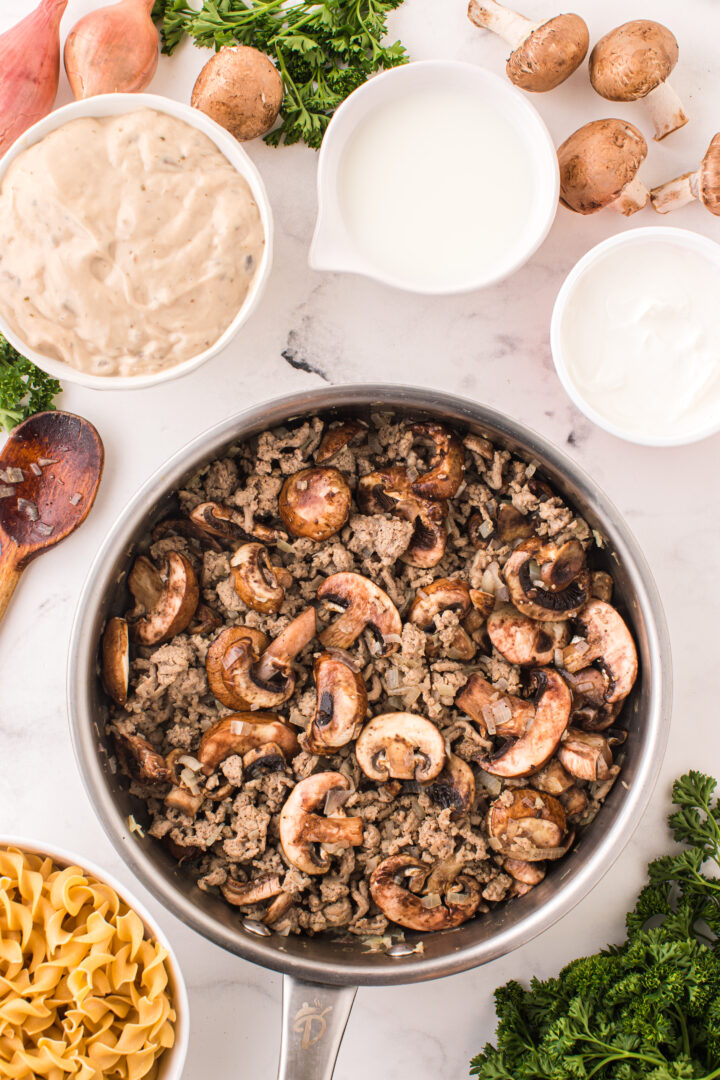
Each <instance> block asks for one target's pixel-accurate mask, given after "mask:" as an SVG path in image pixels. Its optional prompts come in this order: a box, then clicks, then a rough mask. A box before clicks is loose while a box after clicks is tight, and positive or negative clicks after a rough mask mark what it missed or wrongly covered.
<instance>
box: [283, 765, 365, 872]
mask: <svg viewBox="0 0 720 1080" xmlns="http://www.w3.org/2000/svg"><path fill="white" fill-rule="evenodd" d="M337 788H340V789H341V790H342V791H351V790H352V784H351V783H350V781H349V780H348V778H347V777H346V776H343V774H342V773H339V772H322V773H314V774H313V775H312V776H308V777H306V779H304V780H301V781H300V783H299V784H296V786H295V787H294V788H293V790H292V791H291V792H290V795H289V796H288V798H287V800H286V802H285V804H284V806H283V808H282V810H281V812H280V843H281V844H282V849H283V852H284V854H285V858H286V859H287V861H288V862H289V863H290V864H291V865H292V866H296V867H297V868H298V870H302V871H303V873H305V874H326V873H327V871H328V870H329V869H330V856H329V855H328V853H327V852H326V851H324V850H323V848H322V846H321V845H322V844H335V845H338V846H340V847H357V846H359V845H360V844H362V842H363V822H362V818H358V817H355V818H352V817H344V816H343V817H339V816H338V817H323V816H321V814H320V813H318V811H320V810H321V808H322V807H324V805H325V800H326V798H327V796H328V793H329V792H330V791H334V790H335V789H337Z"/></svg>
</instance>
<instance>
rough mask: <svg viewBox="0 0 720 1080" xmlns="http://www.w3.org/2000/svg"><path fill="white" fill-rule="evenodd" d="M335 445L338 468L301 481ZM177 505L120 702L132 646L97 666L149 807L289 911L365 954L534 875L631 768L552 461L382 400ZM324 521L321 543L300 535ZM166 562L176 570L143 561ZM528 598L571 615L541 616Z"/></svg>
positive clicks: (279, 443) (194, 861)
mask: <svg viewBox="0 0 720 1080" xmlns="http://www.w3.org/2000/svg"><path fill="white" fill-rule="evenodd" d="M428 435H430V436H432V439H433V440H434V444H433V446H435V447H440V448H441V449H444V450H445V451H447V452H446V453H444V454H443V455H442V456H441V457H440V459H439V460H436V457H437V455H435V450H434V449H433V446H430V447H428ZM318 467H320V468H322V469H323V470H325V471H324V472H323V474H322V482H321V483H313V482H312V475H309V474H308V473H307V472H304V473H303V474H302V477H301V479H300V481H298V480H297V476H298V474H299V473H300V472H301V470H308V469H310V470H316V469H317V468H318ZM306 481H308V482H307V483H306ZM343 485H346V486H347V488H348V489H349V491H350V492H351V495H352V500H351V504H350V507H349V511H348V507H347V504H346V502H345V499H344V498H340V499H339V500H337V499H336V498H335V497H334V494H333V493H335V494H337V492H342V491H343ZM403 485H405V487H404V488H403ZM400 490H404V495H403V499H404V502H403V503H402V504H399V503H398V504H396V503H395V502H393V499H396V497H397V493H398V491H400ZM318 493H320V494H321V495H322V499H321V504H320V505H318V502H317V498H318ZM418 493H421V495H422V499H424V500H425V502H424V503H423V502H422V499H420V495H419V494H418ZM413 498H415V499H418V500H419V502H418V506H416V508H415V509H416V510H418V513H419V514H420V516H421V518H422V519H423V520H424V531H423V529H420V530H418V528H417V527H416V520H417V519H415V520H407V518H408V517H410V518H413V517H414V511H413V513H408V511H407V509H406V508H407V505H408V503H409V502H410V501H411V500H412V499H413ZM325 499H327V502H325V503H323V501H322V500H325ZM378 499H379V500H380V502H381V505H380V506H379V507H378V506H376V505H375V503H377V501H378ZM445 499H446V501H443V500H445ZM178 504H179V509H178V511H177V512H176V513H175V514H174V515H173V516H172V517H170V518H169V519H168V520H166V521H162V522H161V523H160V524H159V525H157V526H156V527H155V529H154V531H153V533H152V535H151V536H150V537H148V540H147V545H144V550H146V551H147V554H148V556H149V559H150V563H146V562H143V561H142V560H136V563H135V568H136V569H134V570H133V575H132V581H131V586H132V589H133V591H134V593H135V595H136V597H138V598H139V599H140V601H141V603H140V605H139V606H138V607H137V609H135V610H130V611H127V612H125V614H126V615H127V618H128V622H129V625H130V635H131V639H132V638H134V639H135V641H136V643H135V644H134V645H133V646H132V648H131V658H130V677H129V689H128V693H127V698H126V700H125V699H124V691H123V689H122V686H121V687H120V692H118V686H119V685H120V684H122V683H123V680H124V669H123V655H122V649H121V648H115V649H114V660H113V659H112V658H111V659H110V660H108V658H107V657H106V661H105V682H106V685H107V686H108V688H109V689H110V690H111V692H112V694H113V696H114V697H115V699H116V703H115V704H113V705H111V709H110V714H109V718H108V721H107V728H108V732H109V734H110V736H111V742H113V743H114V746H115V748H116V753H117V757H118V762H119V766H120V768H121V770H122V771H123V772H124V773H125V774H126V776H127V777H128V778H129V784H130V790H131V793H132V795H133V796H135V797H136V801H135V802H134V805H135V807H136V809H135V812H134V817H135V820H136V821H137V822H138V823H139V825H138V826H137V827H140V828H143V829H145V830H147V832H148V833H149V834H150V835H151V836H152V837H155V838H157V840H158V841H159V842H161V843H162V844H164V845H165V846H166V847H167V848H168V849H169V850H170V852H171V853H172V855H173V856H174V857H175V858H176V859H178V860H180V861H181V863H182V866H183V868H184V871H185V872H186V873H188V874H190V875H191V876H192V877H193V878H194V879H195V880H196V882H197V885H198V887H199V888H200V889H201V890H204V891H210V892H214V893H219V894H220V895H222V896H224V897H225V899H226V900H227V902H228V903H230V904H232V905H233V906H234V907H236V908H237V909H238V910H239V912H240V913H241V914H242V915H244V916H248V917H250V918H253V919H255V920H264V921H265V923H266V925H269V926H271V927H272V929H273V930H274V931H275V932H278V933H281V934H288V933H309V934H314V933H319V932H322V931H333V932H336V933H337V932H342V933H350V934H354V935H359V936H361V937H363V938H364V939H365V940H366V942H369V943H370V945H371V947H373V948H384V947H387V946H388V945H390V944H391V942H392V939H393V935H395V936H397V934H402V933H403V932H404V929H420V930H428V931H430V930H435V929H442V928H444V927H448V926H454V925H458V924H459V923H460V922H462V921H465V920H466V919H467V918H469V917H472V916H473V915H482V913H484V912H487V911H489V910H490V909H491V908H492V907H493V906H495V905H496V904H498V903H500V902H501V901H504V900H505V899H509V898H511V897H515V896H519V895H522V894H523V893H525V892H527V891H528V890H529V889H531V888H533V887H534V886H535V885H536V884H538V883H539V882H540V881H542V879H543V877H544V876H545V872H546V869H547V868H551V867H552V865H553V860H556V859H559V858H561V857H562V856H563V854H564V853H565V852H566V851H567V850H568V849H569V848H570V847H571V846H572V845H573V843H574V842H575V839H576V837H577V835H578V830H579V829H582V828H583V827H584V826H586V825H588V824H589V823H590V822H591V821H592V820H593V818H594V817H595V815H596V813H597V812H598V810H599V808H600V806H601V804H602V802H603V800H604V798H605V796H606V795H607V793H608V791H609V790H610V788H611V787H612V784H613V783H614V781H615V779H616V777H617V775H618V773H619V772H620V763H621V761H622V747H621V744H622V741H623V739H624V734H625V733H624V732H623V731H622V729H621V726H622V716H621V709H622V706H623V703H624V701H625V699H626V698H627V695H628V693H629V691H630V688H631V687H632V682H633V680H634V678H635V675H636V673H637V667H636V655H635V647H634V644H633V641H632V638H631V637H630V634H629V632H628V630H627V627H626V626H625V624H624V622H623V620H622V618H621V616H620V615H619V614H618V613H617V612H616V611H615V609H614V608H613V607H612V606H611V602H610V603H609V602H608V601H611V592H612V580H611V578H610V576H609V575H608V574H607V573H605V572H603V571H599V570H591V569H590V568H591V567H593V566H595V565H597V564H599V563H600V562H601V561H602V556H601V554H600V551H599V547H601V546H602V544H603V541H602V538H601V537H600V536H599V535H598V534H596V533H593V531H592V530H591V529H590V528H589V527H588V525H587V523H586V522H585V521H584V520H583V519H582V518H581V517H579V516H577V515H576V513H575V512H574V510H573V509H572V507H571V506H569V505H568V504H567V503H566V502H565V501H564V500H563V499H562V498H561V497H560V496H558V495H557V494H556V493H555V492H554V491H553V490H551V488H550V487H549V486H548V483H547V481H546V480H545V478H544V477H542V476H541V474H540V472H539V471H538V469H537V468H536V466H535V465H534V464H533V463H532V462H531V463H529V464H528V462H526V461H523V460H521V459H519V458H517V457H515V456H513V455H511V454H510V453H509V452H508V451H506V450H503V449H501V448H499V447H497V446H494V445H493V444H492V443H491V442H490V441H489V440H487V439H484V438H481V437H479V436H476V435H467V436H465V437H464V439H462V441H461V439H460V437H459V436H456V435H454V434H452V433H451V432H450V431H448V430H446V429H442V428H439V427H435V428H433V427H430V428H420V429H417V430H413V429H412V427H411V426H410V425H409V424H408V423H407V422H406V421H396V420H395V419H394V418H393V416H392V415H391V414H382V415H375V416H368V417H367V419H366V421H364V422H362V423H361V422H358V421H352V422H351V424H350V425H345V426H339V427H338V426H337V423H336V422H331V423H330V424H328V423H327V422H325V421H323V420H322V419H321V418H319V417H315V418H313V419H311V420H309V421H307V422H298V423H296V424H291V425H289V426H288V427H287V428H277V429H275V430H272V431H266V432H264V433H262V434H260V435H259V436H257V437H255V438H253V439H251V440H250V441H248V442H246V443H243V444H241V445H240V446H238V447H237V448H236V449H235V450H234V451H233V452H231V453H230V454H229V455H228V456H227V457H225V458H222V459H220V460H216V461H214V462H212V464H210V465H208V466H205V467H204V468H202V469H201V470H200V471H199V472H198V473H197V475H196V476H194V477H193V478H192V479H191V480H190V482H189V483H188V484H187V486H186V487H185V488H184V489H183V490H181V491H180V492H178ZM401 505H402V506H403V507H405V509H400V506H401ZM338 506H339V510H338V509H337V507H338ZM330 519H334V522H335V528H336V530H337V531H336V532H335V533H334V534H333V535H331V536H329V537H328V538H326V539H324V540H321V541H319V542H318V541H316V540H314V539H312V537H311V536H304V537H297V536H294V535H292V534H291V533H289V532H288V531H287V528H288V527H291V528H292V529H293V530H295V531H299V530H301V529H302V530H305V531H308V530H310V531H312V530H313V529H314V530H316V531H325V530H326V529H327V527H328V525H329V523H330ZM313 522H314V524H313ZM343 522H344V523H343ZM438 538H439V539H438ZM436 542H437V546H433V545H435V544H436ZM238 551H242V552H243V556H242V557H239V556H238ZM423 553H424V554H423ZM551 555H552V558H551V557H550V556H551ZM167 559H171V561H173V566H174V570H173V577H172V587H171V582H170V579H168V582H167V583H166V585H165V586H163V584H162V581H161V580H159V579H156V578H155V577H154V574H155V571H153V570H152V567H151V564H154V565H155V566H156V567H158V568H160V569H162V567H163V564H164V561H165V560H167ZM408 559H410V560H411V562H408ZM183 560H187V561H188V564H189V565H191V566H192V568H194V577H195V578H196V579H197V581H198V582H199V600H200V606H199V607H197V609H196V603H197V599H198V597H197V594H195V593H194V592H193V589H194V584H193V581H192V580H190V578H192V577H193V574H192V571H190V572H189V574H188V572H187V570H186V572H185V576H186V578H188V580H187V582H186V584H187V587H186V588H185V587H183V586H182V583H181V582H180V584H178V582H179V581H180V579H179V578H178V572H179V570H178V568H179V567H180V563H181V562H183ZM433 560H437V561H435V564H434V565H432V566H429V567H419V566H417V565H412V561H415V562H417V561H425V562H428V561H433ZM183 565H184V562H183ZM138 567H139V570H138V569H137V568H138ZM354 575H359V577H354ZM138 578H140V579H141V580H140V581H138V580H137V579H138ZM447 578H450V579H452V583H451V585H448V584H447V583H446V582H445V581H444V580H443V579H447ZM148 581H149V582H150V585H149V586H148ZM153 582H154V584H153ZM163 589H164V591H163ZM552 590H555V592H553V591H552ZM248 598H250V599H251V600H252V603H253V604H254V605H255V608H256V609H255V610H253V609H252V607H251V606H250V605H249V604H248V602H247V600H248ZM383 598H384V599H383ZM511 599H513V600H514V601H515V603H516V604H517V605H520V607H528V608H529V610H531V611H532V610H535V607H537V606H538V605H541V604H549V605H551V606H552V607H555V608H558V609H560V610H561V612H562V609H563V608H564V609H566V610H567V612H569V613H570V614H573V613H576V614H577V617H576V618H575V617H574V615H573V617H572V618H567V619H563V618H553V619H551V620H548V619H544V620H537V621H533V620H531V619H529V618H524V617H523V616H522V614H521V613H520V612H519V611H518V609H517V607H514V606H512V605H511V604H510V603H509V601H510V600H511ZM258 608H264V610H258ZM369 613H371V614H372V618H371V619H370V628H366V629H365V630H363V629H362V627H363V626H364V625H365V624H366V623H367V620H368V619H369V618H370V615H369ZM541 613H543V612H542V611H541ZM178 619H179V620H180V621H181V623H183V629H182V631H180V632H178V631H177V626H178ZM117 624H118V620H117V619H114V620H112V623H111V630H110V631H109V632H108V635H106V648H107V647H108V646H111V645H112V643H113V642H115V643H117V642H121V641H122V640H123V636H122V634H121V633H119V632H118V630H119V628H118V625H117ZM348 626H350V627H351V634H350V636H352V634H354V633H356V634H357V637H356V639H355V640H354V641H352V642H351V641H349V640H344V643H343V634H342V631H343V630H345V631H347V630H348ZM153 635H155V644H150V645H147V644H146V645H140V644H138V643H137V638H138V637H140V638H141V639H142V640H147V638H148V636H150V637H152V636H153ZM165 635H167V636H170V635H174V636H172V637H171V640H162V638H163V636H165ZM267 641H272V642H273V645H272V647H271V650H270V653H263V650H264V649H265V646H266V644H267ZM280 643H283V645H284V653H285V656H286V658H287V657H288V656H293V655H294V656H295V660H294V663H293V664H292V667H290V666H289V665H288V666H286V667H285V668H284V674H281V676H279V677H277V678H276V679H275V680H274V681H273V680H272V679H270V681H263V680H262V679H261V680H259V681H256V682H255V683H253V682H252V679H250V680H249V679H248V671H249V670H250V668H249V667H248V666H247V665H248V664H249V663H250V660H249V659H248V657H250V659H252V657H253V656H262V657H263V659H262V662H261V663H260V664H258V665H256V667H255V669H254V670H255V672H256V676H257V675H260V673H261V672H260V669H261V668H262V667H263V664H267V665H269V672H270V674H271V675H272V674H273V672H275V671H277V665H278V663H281V660H280V659H279V657H280V653H281V652H283V650H282V649H280ZM333 644H334V645H335V646H340V647H336V648H333V647H331V646H333ZM253 650H255V651H254V652H253ZM110 651H111V652H112V651H113V650H112V648H111V649H110ZM529 652H530V653H532V655H533V656H534V657H535V663H534V664H524V665H521V664H520V663H517V662H515V661H516V660H527V659H528V653H529ZM383 654H384V655H383ZM271 656H274V658H275V659H274V660H271V659H270V657H271ZM508 657H510V658H511V659H508ZM246 661H247V663H246ZM535 669H540V670H539V673H536V674H532V673H533V671H534V670H535ZM288 680H290V681H288ZM239 690H242V692H243V693H247V694H249V696H250V697H251V698H252V700H251V701H250V710H251V711H249V712H247V711H245V715H242V713H243V711H244V710H243V709H240V708H238V704H237V701H236V700H235V701H234V700H233V697H232V695H233V694H234V693H237V692H238V691H239ZM273 694H275V695H276V697H275V698H273ZM365 694H366V695H367V697H366V698H365ZM277 695H279V699H278V696H277ZM118 701H120V702H123V701H124V703H123V704H122V705H121V704H117V702H118ZM238 714H240V715H238ZM388 714H390V719H388ZM378 718H383V719H378ZM341 743H344V744H343V745H340V744H341ZM409 748H410V750H411V751H412V750H413V748H414V751H415V752H414V753H413V752H411V753H409ZM323 750H324V751H325V752H324V753H318V751H323ZM548 758H549V759H550V760H549V762H547V759H548ZM518 760H519V761H520V765H521V767H520V768H518V767H517V763H518ZM545 762H547V764H545ZM389 766H390V767H391V771H393V770H394V771H395V777H394V778H392V777H391V778H389V779H388V778H387V776H385V777H384V776H383V773H384V772H385V773H386V772H387V769H388V767H389ZM541 766H542V768H541ZM408 769H409V771H410V778H405V779H402V778H401V779H398V778H397V777H398V774H402V773H403V772H406V773H407V772H408ZM439 769H442V771H441V772H439V771H438V770H439ZM413 772H414V776H413ZM291 796H292V797H291ZM133 827H136V826H134V823H133ZM401 927H402V928H403V929H400V928H401Z"/></svg>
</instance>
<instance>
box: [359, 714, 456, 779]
mask: <svg viewBox="0 0 720 1080" xmlns="http://www.w3.org/2000/svg"><path fill="white" fill-rule="evenodd" d="M355 757H356V758H357V763H358V765H359V766H360V768H361V769H362V771H363V772H364V773H365V775H366V776H369V777H370V779H371V780H377V781H383V780H390V779H391V778H393V779H396V780H420V781H424V780H433V779H434V778H435V777H436V776H438V774H439V773H440V772H442V768H443V765H444V764H445V740H444V739H443V737H442V735H441V733H440V731H439V730H438V729H437V728H436V727H435V725H434V724H433V723H432V722H431V721H430V720H426V719H425V717H424V716H418V715H417V714H416V713H408V712H397V713H381V714H380V716H376V717H375V718H374V719H373V720H370V722H369V723H367V724H366V725H365V727H364V728H363V730H362V731H361V732H360V735H359V736H358V739H357V741H356V743H355Z"/></svg>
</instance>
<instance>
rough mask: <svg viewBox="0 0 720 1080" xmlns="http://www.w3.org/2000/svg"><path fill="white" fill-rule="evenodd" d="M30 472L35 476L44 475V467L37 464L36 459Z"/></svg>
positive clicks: (31, 465)
mask: <svg viewBox="0 0 720 1080" xmlns="http://www.w3.org/2000/svg"><path fill="white" fill-rule="evenodd" d="M30 472H31V473H32V474H33V476H42V469H41V468H40V466H39V465H36V464H35V462H34V461H32V462H31V463H30Z"/></svg>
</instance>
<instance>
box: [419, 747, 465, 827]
mask: <svg viewBox="0 0 720 1080" xmlns="http://www.w3.org/2000/svg"><path fill="white" fill-rule="evenodd" d="M425 790H426V791H427V793H428V795H429V796H430V798H431V799H432V801H433V802H434V803H436V804H437V805H438V806H439V807H440V808H441V809H442V810H451V811H452V813H451V815H450V816H451V817H452V818H461V817H465V815H466V814H469V813H470V811H471V810H472V808H473V806H474V805H475V774H474V772H473V771H472V769H471V768H470V766H469V765H468V764H467V762H466V761H463V759H462V758H459V757H457V755H455V754H448V756H447V761H446V763H445V766H444V768H443V770H442V772H441V773H440V775H439V776H437V777H436V778H435V779H434V780H433V781H432V782H431V783H430V784H427V785H426V788H425Z"/></svg>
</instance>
